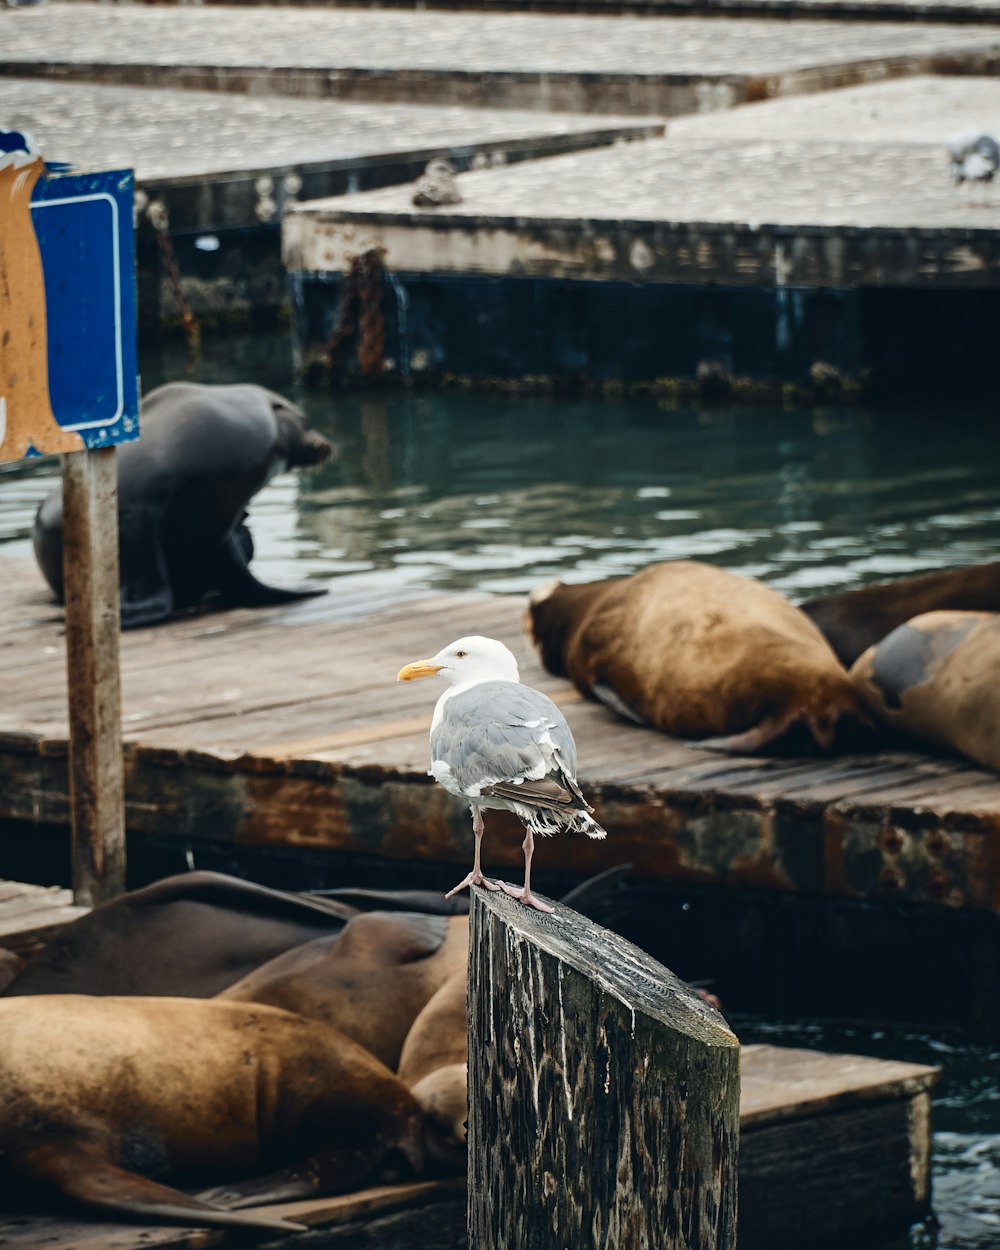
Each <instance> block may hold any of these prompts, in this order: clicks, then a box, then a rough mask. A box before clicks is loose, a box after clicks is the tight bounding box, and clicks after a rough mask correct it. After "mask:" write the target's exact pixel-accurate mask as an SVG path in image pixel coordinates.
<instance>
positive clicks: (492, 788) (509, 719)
mask: <svg viewBox="0 0 1000 1250" xmlns="http://www.w3.org/2000/svg"><path fill="white" fill-rule="evenodd" d="M435 674H436V675H437V676H439V677H443V678H444V679H445V681H447V682H448V683H449V686H450V688H449V689H448V690H446V691H445V692H444V694H443V695H442V696H441V697H440V699H438V701H437V706H436V707H435V708H434V716H433V719H432V721H431V766H430V769H429V772H428V776H430V777H433V778H434V779H435V781H437V782H439V783H440V784H441V785H442V786H444V788H445V789H446V790H447V791H448V792H449V794H454V795H457V796H458V797H459V798H462V799H466V800H468V803H469V807H470V809H471V811H472V832H473V833H474V834H475V835H476V858H475V861H474V863H473V865H472V871H471V872H470V873H469V875H468V876H467V877H466V878H465V879H464V880H463V881H460V882H459V884H458V885H456V886H455V888H454V889H453V890H449V891H448V893H447V894H446V895H445V897H446V898H451V896H452V895H453V894H457V893H458V891H459V890H463V889H465V887H466V886H469V885H481V886H484V887H485V888H486V889H487V890H503V891H504V892H505V893H506V894H509V895H510V896H511V897H512V898H516V899H519V900H520V901H521V902H522V903H524V904H525V906H527V907H534V908H535V909H536V910H538V911H547V912H550V911H552V910H553V909H552V908H551V907H549V905H548V904H547V903H543V902H542V901H541V899H539V898H537V897H536V896H535V895H534V894H532V892H531V857H532V855H533V854H534V850H535V834H536V833H539V834H543V835H547V834H551V833H558V832H560V831H561V830H569V831H570V832H572V833H585V834H586V835H587V837H588V838H603V837H606V836H607V834H606V831H605V830H604V829H602V828H601V826H600V825H599V824H598V823H597V821H596V820H594V819H593V817H592V816H591V812H592V811H593V810H594V809H593V808H592V807H591V806H590V804H589V803H588V802H587V800H586V799H585V798H584V797H583V793H582V792H581V790H580V787H579V786H578V785H577V782H576V744H575V743H574V741H573V735H572V733H571V732H570V728H569V726H568V725H567V724H566V720H565V717H564V716H563V714H562V712H560V711H559V709H558V708H557V707H556V705H555V704H554V703H553V702H552V700H551V699H550V698H549V697H548V696H547V695H544V694H542V693H541V691H539V690H533V689H532V688H531V686H525V685H523V684H522V683H521V680H520V678H519V676H518V671H517V661H516V660H515V659H514V656H513V655H512V654H511V653H510V651H508V649H507V648H506V647H505V646H504V645H503V643H502V642H497V640H496V639H495V638H482V637H479V636H473V637H469V638H459V639H458V640H457V641H456V642H452V643H449V645H448V646H447V647H445V648H444V649H443V650H442V651H439V652H438V653H437V655H435V656H433V657H432V658H431V659H429V660H416V661H414V662H413V663H412V664H407V665H405V667H403V668H401V669H400V670H399V675H398V677H397V680H398V681H414V680H415V679H416V678H418V677H430V676H433V675H435ZM486 808H501V809H503V808H505V809H506V810H507V811H510V812H513V813H514V814H515V815H516V816H517V817H518V819H519V820H520V821H521V823H522V824H523V825H524V829H525V834H524V842H523V843H522V849H523V851H524V885H523V886H513V885H508V884H507V883H506V882H504V881H500V882H494V881H489V880H487V878H486V877H484V876H483V871H482V868H481V867H480V862H479V854H480V847H481V844H482V840H483V831H484V830H483V811H484V809H486Z"/></svg>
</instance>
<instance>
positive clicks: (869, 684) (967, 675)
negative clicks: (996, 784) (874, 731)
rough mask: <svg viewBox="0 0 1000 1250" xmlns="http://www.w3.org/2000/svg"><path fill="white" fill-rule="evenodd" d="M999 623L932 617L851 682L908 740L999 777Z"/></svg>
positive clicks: (976, 616) (875, 654)
mask: <svg viewBox="0 0 1000 1250" xmlns="http://www.w3.org/2000/svg"><path fill="white" fill-rule="evenodd" d="M998 678H1000V615H998V614H997V613H995V612H926V613H923V614H922V615H921V616H916V617H914V618H913V620H912V621H907V622H906V624H905V625H900V626H899V628H898V629H894V630H893V631H892V633H891V634H889V636H888V637H887V638H883V639H882V641H881V642H879V643H876V645H875V646H874V647H869V648H868V650H867V651H866V652H865V653H864V655H862V656H861V658H860V659H859V660H858V661H857V663H856V664H855V665H854V667H853V668H852V669H851V680H852V681H853V682H854V685H855V688H856V689H857V691H858V693H859V694H860V695H861V698H862V699H863V700H864V701H865V703H866V704H867V706H868V707H869V708H870V709H871V711H872V712H873V713H874V714H875V715H876V716H877V717H878V718H879V720H881V721H884V722H885V724H887V725H890V726H892V727H893V728H894V729H898V730H900V731H902V732H903V733H905V734H908V735H911V736H912V737H914V738H918V739H920V740H921V741H922V742H929V743H933V744H934V745H935V746H941V747H948V748H951V749H952V750H954V751H959V752H961V754H962V755H966V756H968V757H969V759H971V760H975V762H976V763H977V764H982V765H983V766H984V767H986V768H994V769H997V770H998V771H1000V680H998Z"/></svg>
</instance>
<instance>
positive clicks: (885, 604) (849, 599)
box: [801, 560, 1000, 668]
mask: <svg viewBox="0 0 1000 1250" xmlns="http://www.w3.org/2000/svg"><path fill="white" fill-rule="evenodd" d="M801 608H802V611H803V612H805V614H806V616H808V617H809V618H810V619H811V620H813V621H815V622H816V624H817V625H818V626H819V627H820V629H821V630H822V631H823V633H824V635H825V636H826V638H827V641H828V642H829V643H830V645H831V646H832V647H833V649H834V651H836V653H837V656H838V658H839V659H840V661H841V663H842V664H843V665H844V667H845V668H850V667H851V665H852V664H853V663H854V661H855V660H856V659H857V658H858V656H859V655H860V654H861V652H862V651H866V650H867V649H868V648H869V647H871V646H874V645H875V643H876V642H878V641H879V640H880V639H882V638H885V636H886V635H887V634H891V633H892V631H893V630H894V629H896V628H897V627H898V626H900V625H902V624H904V623H905V622H906V621H909V620H911V619H912V618H913V617H914V616H920V615H922V614H923V613H924V612H937V611H941V610H943V609H946V608H947V609H956V610H960V611H969V612H1000V561H996V560H995V561H993V562H992V563H990V564H973V565H970V566H968V567H965V568H959V569H941V570H939V571H938V572H936V573H922V574H921V575H920V576H919V577H902V578H900V579H899V580H898V581H894V582H879V583H877V584H875V585H872V586H862V587H861V588H860V589H859V590H844V591H841V593H840V594H836V595H823V596H822V597H820V598H818V599H810V600H809V601H808V602H806V603H803V604H802V605H801Z"/></svg>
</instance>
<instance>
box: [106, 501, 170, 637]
mask: <svg viewBox="0 0 1000 1250" xmlns="http://www.w3.org/2000/svg"><path fill="white" fill-rule="evenodd" d="M118 550H119V563H120V566H121V591H120V597H121V613H122V629H136V628H137V627H138V626H140V625H153V624H155V623H156V622H157V621H163V620H166V618H167V617H168V616H169V615H170V614H171V612H172V611H173V610H174V591H173V587H172V586H171V584H170V574H169V572H168V570H167V561H166V557H165V556H164V553H163V544H162V542H161V541H160V533H159V523H158V521H157V520H156V518H155V517H154V516H153V515H152V513H151V512H144V511H142V510H141V509H129V511H128V512H127V513H122V514H121V515H120V517H119V537H118Z"/></svg>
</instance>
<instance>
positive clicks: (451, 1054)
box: [397, 969, 469, 1163]
mask: <svg viewBox="0 0 1000 1250" xmlns="http://www.w3.org/2000/svg"><path fill="white" fill-rule="evenodd" d="M468 983H469V978H468V975H467V973H466V972H465V970H464V969H463V970H462V971H461V972H456V973H455V974H454V975H453V976H451V977H449V978H448V980H447V981H445V983H444V985H442V986H441V988H440V989H439V990H438V991H437V993H436V994H435V995H434V997H433V998H431V999H430V1000H429V1001H428V1003H427V1004H426V1006H425V1007H424V1008H423V1010H422V1011H421V1012H420V1014H419V1015H418V1016H417V1018H416V1019H415V1020H414V1022H413V1025H412V1027H411V1028H410V1031H409V1033H407V1035H406V1041H405V1042H404V1043H403V1050H402V1053H401V1054H400V1056H399V1067H398V1069H397V1074H398V1076H399V1079H400V1080H401V1081H402V1082H403V1084H404V1085H405V1086H406V1087H407V1088H408V1089H409V1090H410V1092H411V1093H412V1094H413V1097H414V1098H415V1099H416V1100H417V1102H418V1103H419V1104H420V1107H421V1109H422V1111H423V1112H424V1115H425V1116H426V1117H427V1119H428V1120H429V1121H430V1122H431V1123H432V1124H434V1125H435V1126H437V1128H439V1129H440V1130H441V1133H442V1135H443V1139H444V1141H445V1142H446V1143H447V1146H448V1147H449V1148H450V1150H451V1151H452V1153H453V1155H454V1158H455V1162H456V1163H460V1162H461V1159H462V1157H463V1154H464V1150H465V1142H466V1120H467V1119H468V1114H469V1098H468V1036H469V1025H468V1007H467V1002H466V999H467V990H468Z"/></svg>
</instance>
